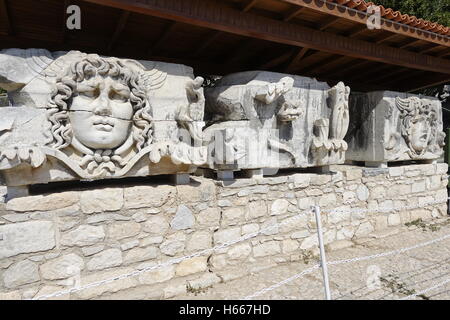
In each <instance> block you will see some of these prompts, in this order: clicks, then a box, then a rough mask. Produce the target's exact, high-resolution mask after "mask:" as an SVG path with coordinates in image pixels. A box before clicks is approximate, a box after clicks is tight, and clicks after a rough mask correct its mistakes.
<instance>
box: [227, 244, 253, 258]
mask: <svg viewBox="0 0 450 320" xmlns="http://www.w3.org/2000/svg"><path fill="white" fill-rule="evenodd" d="M251 252H252V247H251V246H250V244H248V243H241V244H237V245H235V246H233V247H231V248H230V249H229V250H228V251H227V255H228V257H229V258H230V259H232V260H243V259H246V258H247V257H248V256H249V255H250V253H251Z"/></svg>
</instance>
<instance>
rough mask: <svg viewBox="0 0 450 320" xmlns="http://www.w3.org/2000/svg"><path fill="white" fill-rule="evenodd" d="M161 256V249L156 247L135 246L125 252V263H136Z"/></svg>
mask: <svg viewBox="0 0 450 320" xmlns="http://www.w3.org/2000/svg"><path fill="white" fill-rule="evenodd" d="M158 256H159V250H158V248H156V247H147V248H134V249H131V250H130V251H128V252H127V253H126V254H125V257H124V259H123V262H124V263H135V262H141V261H146V260H151V259H155V258H157V257H158Z"/></svg>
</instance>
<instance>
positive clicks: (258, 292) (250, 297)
mask: <svg viewBox="0 0 450 320" xmlns="http://www.w3.org/2000/svg"><path fill="white" fill-rule="evenodd" d="M319 268H320V264H316V265H315V266H313V267H311V268H309V269H306V270H304V271H302V272H300V273H297V274H295V275H293V276H292V277H289V278H287V279H285V280H283V281H281V282H278V283H276V284H274V285H272V286H270V287H267V288H264V289H262V290H259V291H257V292H255V293H254V294H252V295H249V296H246V297H245V298H242V299H241V300H251V299H253V298H256V297H259V296H260V295H263V294H265V293H267V292H270V291H272V290H275V289H277V288H279V287H281V286H283V285H285V284H287V283H289V282H291V281H294V280H296V279H299V278H301V277H303V276H304V275H307V274H309V273H312V272H314V271H315V270H317V269H319Z"/></svg>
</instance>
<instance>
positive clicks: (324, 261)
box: [314, 206, 331, 300]
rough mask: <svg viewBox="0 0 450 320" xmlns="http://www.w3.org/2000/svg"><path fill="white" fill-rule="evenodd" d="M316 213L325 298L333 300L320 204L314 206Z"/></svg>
mask: <svg viewBox="0 0 450 320" xmlns="http://www.w3.org/2000/svg"><path fill="white" fill-rule="evenodd" d="M314 215H315V216H316V224H317V236H318V237H319V249H320V266H321V267H322V274H323V284H324V287H325V299H327V300H331V292H330V283H329V281H328V267H327V258H326V256H325V248H324V245H323V236H322V220H321V216H320V207H319V206H315V207H314Z"/></svg>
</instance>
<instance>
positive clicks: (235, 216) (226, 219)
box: [222, 207, 245, 226]
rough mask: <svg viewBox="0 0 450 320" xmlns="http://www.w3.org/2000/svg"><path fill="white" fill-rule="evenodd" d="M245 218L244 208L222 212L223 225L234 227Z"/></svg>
mask: <svg viewBox="0 0 450 320" xmlns="http://www.w3.org/2000/svg"><path fill="white" fill-rule="evenodd" d="M244 216H245V208H244V207H234V208H229V209H224V210H223V211H222V224H223V225H226V226H232V225H236V224H238V223H240V222H241V221H242V220H243V219H244Z"/></svg>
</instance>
